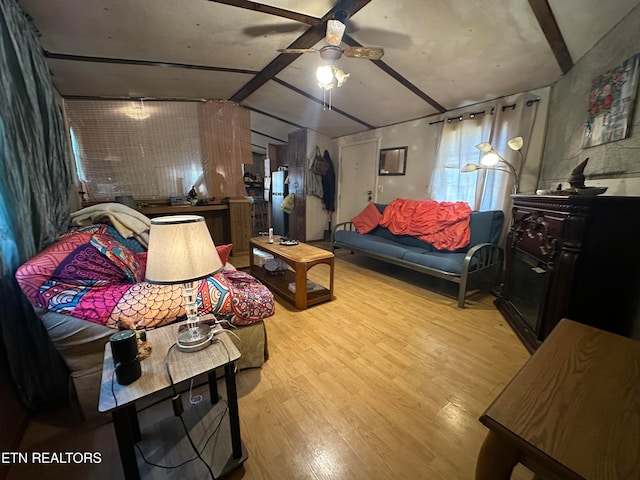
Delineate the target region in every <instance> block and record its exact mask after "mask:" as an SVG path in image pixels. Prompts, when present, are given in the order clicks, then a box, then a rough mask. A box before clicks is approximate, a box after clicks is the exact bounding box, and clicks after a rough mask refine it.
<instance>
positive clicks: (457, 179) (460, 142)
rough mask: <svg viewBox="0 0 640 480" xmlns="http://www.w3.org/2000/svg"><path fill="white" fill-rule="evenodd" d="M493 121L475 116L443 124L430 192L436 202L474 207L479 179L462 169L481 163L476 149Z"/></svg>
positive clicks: (488, 117)
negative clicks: (471, 164) (458, 203)
mask: <svg viewBox="0 0 640 480" xmlns="http://www.w3.org/2000/svg"><path fill="white" fill-rule="evenodd" d="M491 120H492V117H491V115H485V114H483V113H476V114H473V116H472V117H470V116H469V114H465V115H463V116H460V117H456V118H449V119H447V120H446V121H445V122H444V124H443V127H442V133H441V135H440V141H439V144H438V152H437V154H436V167H435V169H434V173H433V179H432V181H431V185H430V187H431V188H430V192H429V196H430V197H431V198H432V199H433V200H438V201H440V202H458V201H460V202H467V203H468V204H469V205H470V206H471V207H472V208H474V206H475V205H476V185H477V181H478V177H477V176H476V175H474V174H469V173H462V172H460V169H461V168H462V167H463V166H464V165H465V164H467V163H478V161H479V160H480V151H479V150H478V149H476V148H475V146H476V145H478V144H479V143H481V142H484V141H486V139H487V138H488V137H489V134H490V132H491ZM474 210H476V208H474Z"/></svg>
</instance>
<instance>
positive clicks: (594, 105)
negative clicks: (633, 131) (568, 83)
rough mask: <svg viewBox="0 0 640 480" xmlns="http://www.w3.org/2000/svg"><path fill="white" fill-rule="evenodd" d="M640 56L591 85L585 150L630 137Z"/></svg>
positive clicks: (608, 72)
mask: <svg viewBox="0 0 640 480" xmlns="http://www.w3.org/2000/svg"><path fill="white" fill-rule="evenodd" d="M639 66H640V54H635V55H634V56H633V57H631V58H628V59H627V60H625V61H624V62H622V63H621V64H620V65H618V66H617V67H616V68H614V69H611V70H607V71H606V72H604V73H603V74H602V75H598V76H597V77H595V78H594V79H593V80H592V81H591V91H590V92H589V111H588V112H587V120H586V122H585V125H584V131H583V137H582V147H583V148H588V147H595V146H596V145H601V144H603V143H608V142H615V141H616V140H622V139H623V138H627V137H628V136H629V132H630V127H631V121H632V116H633V107H634V104H635V99H636V91H637V90H638V72H639V71H640V70H639Z"/></svg>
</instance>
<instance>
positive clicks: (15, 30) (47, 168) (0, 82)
mask: <svg viewBox="0 0 640 480" xmlns="http://www.w3.org/2000/svg"><path fill="white" fill-rule="evenodd" d="M0 72H1V73H0V254H1V256H0V275H1V276H0V341H1V347H2V348H0V350H4V354H5V355H6V356H7V360H8V363H9V366H10V369H11V376H12V378H13V381H14V383H15V385H16V389H17V393H18V396H19V397H20V399H21V400H22V402H23V403H24V405H25V407H26V408H27V409H29V410H42V409H45V408H48V407H51V406H55V405H59V404H61V403H63V402H65V401H66V399H67V385H68V384H67V381H68V380H67V379H68V371H67V369H66V366H65V365H64V362H63V361H62V359H61V358H60V356H59V355H58V353H57V352H56V350H55V348H54V347H53V345H52V343H51V341H50V340H49V337H48V335H47V332H46V331H45V329H44V327H43V325H42V323H41V322H40V320H39V318H38V317H37V316H36V315H35V313H34V312H33V309H32V308H31V305H30V304H29V303H28V302H27V300H26V299H25V297H24V296H23V295H22V291H21V290H20V288H19V287H18V284H17V282H16V280H15V277H14V275H15V271H16V269H17V268H18V267H19V266H20V265H21V264H22V263H24V262H25V261H26V260H28V259H29V258H30V257H32V256H33V255H35V254H36V253H37V252H38V251H39V250H41V249H42V248H44V247H45V246H46V245H48V244H49V243H51V242H53V241H54V240H55V239H56V238H57V237H58V235H59V234H60V233H62V232H63V231H64V230H66V226H67V225H68V219H69V208H70V207H69V193H70V191H71V186H72V176H71V168H70V165H71V161H70V158H71V157H70V152H69V148H68V142H67V140H66V138H67V137H66V133H65V128H64V121H63V116H62V112H61V109H60V106H59V104H58V102H57V96H56V92H55V90H54V88H53V86H52V83H51V78H50V75H49V70H48V67H47V64H46V62H45V59H44V56H43V54H42V47H41V46H40V44H39V42H38V40H37V37H36V33H35V31H34V29H33V27H32V25H31V24H30V22H29V21H28V20H27V18H26V16H25V15H24V13H23V12H22V10H21V9H20V7H19V6H18V4H17V3H16V2H15V0H0ZM0 353H2V352H0Z"/></svg>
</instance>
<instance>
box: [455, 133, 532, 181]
mask: <svg viewBox="0 0 640 480" xmlns="http://www.w3.org/2000/svg"><path fill="white" fill-rule="evenodd" d="M523 144H524V142H523V140H522V137H514V138H512V139H511V140H509V141H508V142H507V145H509V148H511V150H514V151H516V152H518V153H519V154H520V166H521V167H522V145H523ZM476 148H477V149H478V150H480V151H481V152H482V153H484V155H483V156H482V158H481V159H480V163H467V164H466V165H465V166H464V167H462V168H461V169H460V171H461V172H465V173H466V172H474V171H476V170H500V171H502V172H507V173H510V174H512V175H513V176H514V182H513V193H519V191H520V175H519V174H518V170H516V168H515V167H514V166H513V165H512V164H511V163H509V162H508V161H507V160H506V159H505V158H504V157H502V156H501V155H500V154H499V153H498V152H496V151H495V149H494V148H493V146H491V144H490V143H489V142H484V143H480V144H479V145H476Z"/></svg>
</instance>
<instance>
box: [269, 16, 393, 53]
mask: <svg viewBox="0 0 640 480" xmlns="http://www.w3.org/2000/svg"><path fill="white" fill-rule="evenodd" d="M344 30H345V24H344V23H343V22H342V21H341V20H339V19H337V18H334V19H333V20H327V33H326V36H325V40H326V42H327V43H328V45H325V46H324V47H322V48H320V49H316V48H280V49H278V52H280V53H315V52H319V53H320V58H322V59H323V60H325V61H326V62H328V63H333V62H335V61H336V60H338V59H339V58H341V57H342V55H344V56H345V57H351V58H363V59H365V60H380V58H382V55H384V49H383V48H379V47H346V48H342V47H340V43H341V42H342V36H343V35H344Z"/></svg>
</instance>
